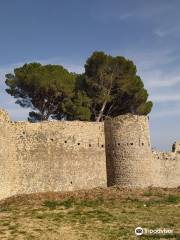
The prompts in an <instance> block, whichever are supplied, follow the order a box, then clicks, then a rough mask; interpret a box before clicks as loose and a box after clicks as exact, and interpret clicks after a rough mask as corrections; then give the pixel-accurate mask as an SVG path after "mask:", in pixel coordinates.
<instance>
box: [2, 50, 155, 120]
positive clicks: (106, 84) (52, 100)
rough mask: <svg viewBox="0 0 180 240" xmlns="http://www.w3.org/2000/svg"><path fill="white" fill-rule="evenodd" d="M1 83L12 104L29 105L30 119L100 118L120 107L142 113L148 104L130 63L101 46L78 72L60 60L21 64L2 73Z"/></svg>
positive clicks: (120, 110) (119, 111)
mask: <svg viewBox="0 0 180 240" xmlns="http://www.w3.org/2000/svg"><path fill="white" fill-rule="evenodd" d="M6 85H7V86H8V88H7V89H6V91H7V93H8V94H10V95H11V96H13V97H14V98H15V99H16V103H17V104H19V105H20V106H22V107H26V108H31V109H32V111H31V112H30V113H29V121H32V122H34V121H43V120H47V119H49V118H50V117H51V118H54V119H59V120H62V119H66V120H83V121H103V120H104V119H105V118H106V117H115V116H118V115H120V114H125V113H133V114H138V115H147V114H148V113H150V111H151V109H152V105H153V104H152V102H151V101H148V92H147V90H146V89H145V88H144V84H143V81H142V80H141V78H140V77H139V76H138V75H137V70H136V66H135V65H134V63H133V62H132V61H130V60H128V59H126V58H124V57H122V56H117V57H113V56H110V55H107V54H105V53H104V52H94V53H93V54H92V55H91V56H90V57H89V58H88V59H87V61H86V64H85V72H84V73H82V74H76V73H70V72H68V70H66V69H65V68H64V67H63V66H60V65H41V64H40V63H29V64H25V65H23V66H22V67H19V68H16V69H15V70H14V74H7V75H6Z"/></svg>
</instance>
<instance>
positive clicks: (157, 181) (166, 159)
mask: <svg viewBox="0 0 180 240" xmlns="http://www.w3.org/2000/svg"><path fill="white" fill-rule="evenodd" d="M153 186H156V187H170V188H171V187H178V186H180V154H179V153H177V152H157V151H153Z"/></svg>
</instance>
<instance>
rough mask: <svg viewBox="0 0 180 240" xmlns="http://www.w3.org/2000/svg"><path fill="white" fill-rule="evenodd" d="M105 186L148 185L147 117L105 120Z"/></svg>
mask: <svg viewBox="0 0 180 240" xmlns="http://www.w3.org/2000/svg"><path fill="white" fill-rule="evenodd" d="M105 139H106V159H107V160H106V161H107V178H108V179H107V180H108V186H112V185H120V186H123V187H147V186H150V185H152V177H151V174H152V170H153V169H152V152H151V144H150V134H149V124H148V117H147V116H139V115H132V114H125V115H120V116H118V117H115V118H113V119H107V120H105Z"/></svg>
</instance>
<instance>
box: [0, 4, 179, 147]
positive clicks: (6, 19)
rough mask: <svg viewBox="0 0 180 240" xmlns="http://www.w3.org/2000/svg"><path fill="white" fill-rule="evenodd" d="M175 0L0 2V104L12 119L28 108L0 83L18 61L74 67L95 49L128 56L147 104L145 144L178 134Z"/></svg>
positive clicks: (161, 144) (173, 138) (158, 143)
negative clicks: (149, 107)
mask: <svg viewBox="0 0 180 240" xmlns="http://www.w3.org/2000/svg"><path fill="white" fill-rule="evenodd" d="M179 9H180V1H179V0H173V1H169V0H151V1H148V0H136V1H135V0H91V1H88V0H29V1H26V0H13V1H12V0H1V1H0V33H1V34H0V107H3V108H6V109H7V110H8V111H9V113H10V116H11V118H12V119H13V120H24V119H26V118H27V112H28V110H25V109H22V108H21V107H19V106H18V105H16V104H14V99H13V98H12V97H10V96H8V95H7V94H6V93H5V91H4V89H5V85H4V74H5V73H8V72H12V71H13V69H14V68H15V67H17V66H20V65H22V64H24V63H25V62H32V61H39V62H41V63H44V64H46V63H56V64H62V65H64V66H65V67H66V68H68V69H69V70H71V71H76V72H82V71H83V65H84V63H85V60H86V59H87V57H88V56H90V54H91V53H92V52H93V51H95V50H102V51H105V52H106V53H108V54H112V55H123V56H125V57H127V58H129V59H131V60H133V61H134V62H135V64H136V65H137V69H138V74H139V75H140V76H141V77H142V79H143V81H144V84H145V87H146V88H147V89H148V91H149V94H150V96H149V99H151V100H152V101H153V102H154V107H153V111H152V113H151V114H150V129H151V139H152V146H153V147H156V148H159V149H160V150H169V149H170V148H171V144H172V143H173V142H174V141H176V140H178V139H179V140H180V131H179V126H180V44H179V43H180V14H179Z"/></svg>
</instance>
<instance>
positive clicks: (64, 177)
mask: <svg viewBox="0 0 180 240" xmlns="http://www.w3.org/2000/svg"><path fill="white" fill-rule="evenodd" d="M6 120H7V119H4V120H3V121H2V119H1V121H0V198H5V197H8V196H10V195H14V194H17V193H18V194H21V193H31V192H42V191H62V190H75V189H82V188H84V189H88V188H93V187H98V186H106V185H107V183H106V181H107V177H106V160H105V159H106V157H105V140H104V125H103V123H87V122H80V121H74V122H64V121H62V122H60V121H48V122H41V123H28V122H17V123H13V122H12V123H11V122H7V121H6Z"/></svg>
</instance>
